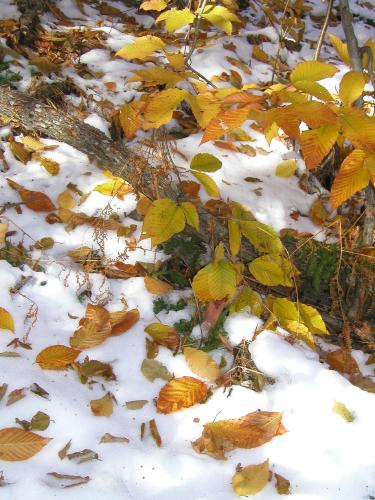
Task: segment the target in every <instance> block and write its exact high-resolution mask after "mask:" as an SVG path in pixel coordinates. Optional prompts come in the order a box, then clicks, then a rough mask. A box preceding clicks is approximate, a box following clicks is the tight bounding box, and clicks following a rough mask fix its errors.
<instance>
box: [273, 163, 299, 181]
mask: <svg viewBox="0 0 375 500" xmlns="http://www.w3.org/2000/svg"><path fill="white" fill-rule="evenodd" d="M296 169H297V161H296V160H285V161H282V162H281V163H279V164H278V165H277V167H276V172H275V173H276V175H277V176H278V177H291V176H292V175H294V172H295V171H296Z"/></svg>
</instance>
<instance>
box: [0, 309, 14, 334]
mask: <svg viewBox="0 0 375 500" xmlns="http://www.w3.org/2000/svg"><path fill="white" fill-rule="evenodd" d="M0 329H2V330H10V331H11V332H13V333H14V321H13V317H12V315H11V314H10V313H9V312H8V311H7V310H6V309H4V308H3V307H0Z"/></svg>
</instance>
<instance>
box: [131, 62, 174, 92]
mask: <svg viewBox="0 0 375 500" xmlns="http://www.w3.org/2000/svg"><path fill="white" fill-rule="evenodd" d="M133 74H134V76H132V77H131V78H129V79H128V82H149V83H150V84H152V85H167V86H168V87H173V86H174V85H176V84H177V83H178V82H180V81H181V80H183V79H184V75H183V74H178V73H175V72H174V71H169V70H167V69H164V68H159V67H158V66H155V67H153V68H148V69H136V70H134V71H133Z"/></svg>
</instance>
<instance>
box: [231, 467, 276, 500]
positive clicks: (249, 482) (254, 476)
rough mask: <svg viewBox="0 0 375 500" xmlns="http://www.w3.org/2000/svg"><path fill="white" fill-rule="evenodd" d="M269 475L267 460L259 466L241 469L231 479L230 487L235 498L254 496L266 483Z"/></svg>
mask: <svg viewBox="0 0 375 500" xmlns="http://www.w3.org/2000/svg"><path fill="white" fill-rule="evenodd" d="M269 473H270V470H269V463H268V460H266V461H265V462H263V463H261V464H256V465H248V466H247V467H244V468H241V470H240V471H239V472H236V473H235V475H234V476H233V478H232V487H233V490H234V492H235V494H236V495H237V496H242V495H255V494H256V493H258V492H259V491H261V490H262V489H263V488H264V487H265V486H266V484H267V483H268V480H269Z"/></svg>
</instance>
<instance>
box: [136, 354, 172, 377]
mask: <svg viewBox="0 0 375 500" xmlns="http://www.w3.org/2000/svg"><path fill="white" fill-rule="evenodd" d="M141 372H142V373H143V375H144V376H145V377H146V378H147V380H149V381H150V382H153V381H154V380H155V379H157V378H161V379H163V380H167V381H168V380H171V378H172V375H171V374H170V373H169V371H168V369H167V367H166V366H164V365H163V364H162V363H160V361H157V360H156V359H148V358H146V359H144V360H143V361H142V365H141Z"/></svg>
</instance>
